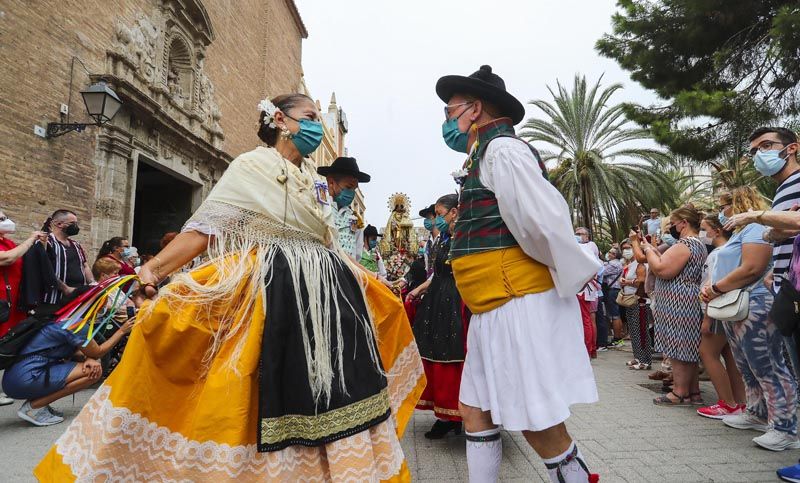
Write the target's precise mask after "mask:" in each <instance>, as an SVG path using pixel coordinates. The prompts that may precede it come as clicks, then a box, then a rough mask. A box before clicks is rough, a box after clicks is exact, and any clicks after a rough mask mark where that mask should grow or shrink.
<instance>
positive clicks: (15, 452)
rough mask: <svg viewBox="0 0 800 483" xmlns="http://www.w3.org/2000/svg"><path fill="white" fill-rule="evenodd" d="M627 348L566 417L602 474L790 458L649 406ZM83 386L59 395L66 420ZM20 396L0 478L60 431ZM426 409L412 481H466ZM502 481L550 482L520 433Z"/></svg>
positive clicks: (770, 463) (509, 447)
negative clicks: (433, 435) (23, 411)
mask: <svg viewBox="0 0 800 483" xmlns="http://www.w3.org/2000/svg"><path fill="white" fill-rule="evenodd" d="M628 358H630V353H628V352H625V351H609V352H606V353H601V354H600V356H599V358H598V359H597V360H595V361H594V362H593V363H592V365H593V367H594V369H595V375H596V377H597V382H598V387H599V390H600V402H599V403H597V404H593V405H588V406H576V407H574V408H573V409H574V414H573V416H572V417H571V418H570V420H569V422H568V426H569V429H570V432H571V433H572V435H573V436H574V437H575V439H576V440H577V441H578V444H579V445H580V448H581V450H582V451H583V453H584V455H585V456H586V459H587V462H588V463H589V465H590V467H591V469H592V471H594V472H598V473H600V475H601V480H600V481H601V482H603V483H613V482H631V483H646V482H658V483H664V482H678V483H683V482H696V481H707V482H711V481H713V482H762V481H764V482H774V481H778V480H777V477H776V476H775V469H776V468H778V467H780V466H784V465H788V464H793V463H795V462H797V459H798V457H800V450H798V451H786V452H783V453H772V452H770V451H766V450H762V449H759V448H757V447H756V446H755V445H753V443H752V442H751V441H750V440H751V439H752V438H753V437H754V436H756V435H758V434H759V433H754V432H752V431H739V430H735V429H731V428H728V427H727V426H724V425H723V424H722V423H720V422H718V421H713V420H710V419H705V418H701V417H699V416H697V415H696V414H695V413H694V409H692V408H670V407H666V408H665V407H656V406H654V405H653V403H652V399H653V397H655V396H656V395H657V394H656V393H654V392H652V391H651V390H649V389H646V388H644V387H641V386H640V384H645V383H649V382H651V381H649V380H648V379H647V378H646V373H645V372H638V371H629V370H627V368H626V367H625V364H624V362H625V360H627V359H628ZM90 394H91V392H90V391H83V392H81V393H80V394H78V395H77V396H76V398H75V403H74V404H73V402H72V399H71V398H68V399H67V400H64V401H59V402H58V403H56V405H55V406H56V407H58V408H59V409H62V410H63V411H64V412H65V415H66V417H67V418H69V419H71V418H73V417H75V415H76V414H77V413H78V411H79V410H80V407H81V405H82V404H83V403H85V402H86V400H87V399H88V397H89V395H90ZM703 394H704V396H705V397H706V399H707V400H709V401H711V400H716V398H715V397H714V394H713V389H712V387H711V384H710V383H707V382H705V383H703ZM18 406H19V403H16V404H14V405H12V406H4V407H0V455H2V461H3V464H2V465H0V482H2V483H6V482H14V483H16V482H28V481H33V478H32V476H31V469H32V468H33V466H34V465H35V464H36V462H37V461H38V460H39V459H40V458H41V457H42V456H43V455H44V453H45V452H46V451H47V449H48V448H49V446H50V445H51V444H52V443H53V442H54V441H55V440H56V438H58V436H59V435H60V434H61V432H62V431H63V430H64V428H65V425H63V424H59V425H56V426H51V427H47V428H33V427H30V426H29V425H28V424H27V423H25V422H24V421H21V420H19V419H18V418H17V417H16V410H17V408H18ZM431 424H433V416H432V415H431V414H430V413H427V412H417V414H415V416H414V419H413V420H412V422H411V423H410V424H409V427H408V430H407V432H406V435H405V438H404V439H403V441H402V444H403V448H404V449H405V452H406V456H407V458H408V463H409V467H410V468H411V472H412V474H413V476H414V479H415V481H420V482H427V483H434V482H436V483H440V482H442V483H444V482H460V481H466V478H467V470H466V459H465V456H464V453H465V449H464V439H463V437H454V436H450V437H449V438H447V439H445V440H439V441H430V440H427V439H425V438H424V437H423V433H425V431H427V430H428V428H429V427H430V425H431ZM503 448H504V452H503V463H502V469H501V473H500V477H501V481H504V482H520V483H521V482H531V481H547V475H546V473H545V471H544V467H543V466H542V464H541V462H540V460H539V458H538V456H536V454H535V453H533V451H532V450H531V449H530V448H529V447H528V446H527V444H526V443H525V441H524V439H523V438H522V436H521V435H519V434H509V433H503Z"/></svg>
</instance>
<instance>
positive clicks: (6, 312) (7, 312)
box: [0, 269, 11, 324]
mask: <svg viewBox="0 0 800 483" xmlns="http://www.w3.org/2000/svg"><path fill="white" fill-rule="evenodd" d="M3 284H4V285H5V287H6V299H5V300H0V324H2V323H4V322H8V319H10V318H11V284H9V283H8V269H3Z"/></svg>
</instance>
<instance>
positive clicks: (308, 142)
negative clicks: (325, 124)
mask: <svg viewBox="0 0 800 483" xmlns="http://www.w3.org/2000/svg"><path fill="white" fill-rule="evenodd" d="M286 117H288V118H289V119H294V118H293V117H290V116H286ZM294 120H295V121H297V122H298V123H299V124H300V130H299V131H297V132H296V133H294V134H292V142H293V143H294V146H295V147H296V148H297V150H298V151H299V152H300V155H302V156H303V157H306V156H308V155H309V154H311V153H313V152H314V151H316V150H317V148H318V147H319V145H320V143H322V137H323V132H322V123H321V122H319V121H311V120H309V119H300V120H297V119H294Z"/></svg>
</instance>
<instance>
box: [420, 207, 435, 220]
mask: <svg viewBox="0 0 800 483" xmlns="http://www.w3.org/2000/svg"><path fill="white" fill-rule="evenodd" d="M435 214H436V205H431V206H428V207H425V208H423V209H421V210H419V216H421V217H423V218H427V217H428V215H435Z"/></svg>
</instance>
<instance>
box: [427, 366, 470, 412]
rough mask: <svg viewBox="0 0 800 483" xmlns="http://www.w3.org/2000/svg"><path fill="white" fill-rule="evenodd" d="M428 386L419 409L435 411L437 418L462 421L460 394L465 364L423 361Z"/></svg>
mask: <svg viewBox="0 0 800 483" xmlns="http://www.w3.org/2000/svg"><path fill="white" fill-rule="evenodd" d="M422 366H423V367H424V368H425V378H426V379H428V385H427V386H425V391H424V392H423V393H422V397H420V399H419V402H418V403H417V409H427V410H429V411H433V412H434V414H436V417H437V418H439V419H444V420H447V421H461V413H460V412H459V411H458V392H459V389H460V388H461V370H462V369H463V368H464V363H463V362H432V361H428V360H425V359H422Z"/></svg>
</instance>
